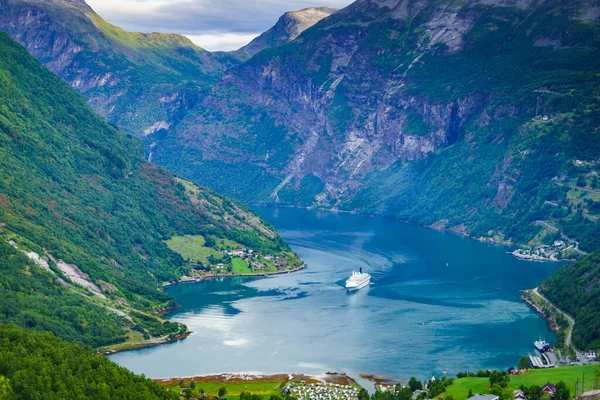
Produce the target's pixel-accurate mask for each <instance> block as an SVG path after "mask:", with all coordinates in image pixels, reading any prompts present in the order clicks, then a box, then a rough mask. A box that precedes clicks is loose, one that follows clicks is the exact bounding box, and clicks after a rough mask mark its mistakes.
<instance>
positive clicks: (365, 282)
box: [346, 278, 371, 292]
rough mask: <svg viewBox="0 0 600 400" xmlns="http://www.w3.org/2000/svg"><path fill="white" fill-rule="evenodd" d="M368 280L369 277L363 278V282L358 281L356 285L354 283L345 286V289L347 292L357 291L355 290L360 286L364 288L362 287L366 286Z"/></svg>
mask: <svg viewBox="0 0 600 400" xmlns="http://www.w3.org/2000/svg"><path fill="white" fill-rule="evenodd" d="M370 282H371V278H369V279H365V280H364V281H363V282H361V283H359V284H358V285H356V286H346V289H347V290H348V291H349V292H355V291H357V290H360V289H362V288H364V287H366V286H368V285H369V283H370Z"/></svg>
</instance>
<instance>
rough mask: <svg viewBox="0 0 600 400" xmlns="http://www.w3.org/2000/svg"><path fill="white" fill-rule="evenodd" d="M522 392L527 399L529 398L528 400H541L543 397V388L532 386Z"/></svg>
mask: <svg viewBox="0 0 600 400" xmlns="http://www.w3.org/2000/svg"><path fill="white" fill-rule="evenodd" d="M522 390H523V394H525V397H527V399H528V400H540V399H541V398H542V396H543V392H542V388H541V387H539V386H537V385H533V386H530V387H529V389H526V388H524V389H522Z"/></svg>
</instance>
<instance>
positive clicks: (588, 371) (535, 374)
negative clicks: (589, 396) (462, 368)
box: [445, 365, 598, 400]
mask: <svg viewBox="0 0 600 400" xmlns="http://www.w3.org/2000/svg"><path fill="white" fill-rule="evenodd" d="M596 368H598V367H597V366H596V365H586V366H574V367H562V368H552V369H536V370H530V371H529V372H528V373H526V374H524V375H518V376H511V377H510V384H509V387H508V388H507V391H510V394H511V396H512V391H513V390H515V389H518V388H519V386H521V385H525V386H532V385H538V386H543V385H544V384H545V383H546V382H552V383H554V384H556V383H558V382H559V381H564V382H565V383H566V384H567V386H568V388H569V390H570V391H571V396H574V395H575V382H576V381H577V378H579V379H580V380H581V378H582V376H583V374H584V373H585V376H586V379H589V378H592V377H593V376H594V371H595V370H596ZM469 389H471V390H472V391H473V393H474V394H478V393H481V394H486V393H489V379H488V378H461V379H456V380H455V381H454V384H452V385H450V386H448V388H447V389H446V394H445V395H446V396H452V397H453V398H454V400H464V399H466V398H467V395H468V393H469Z"/></svg>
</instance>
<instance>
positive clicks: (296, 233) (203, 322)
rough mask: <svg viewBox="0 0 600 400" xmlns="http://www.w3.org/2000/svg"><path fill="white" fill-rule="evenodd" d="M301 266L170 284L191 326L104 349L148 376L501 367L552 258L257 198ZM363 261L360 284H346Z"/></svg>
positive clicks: (538, 325)
mask: <svg viewBox="0 0 600 400" xmlns="http://www.w3.org/2000/svg"><path fill="white" fill-rule="evenodd" d="M259 212H260V213H261V214H262V215H263V216H264V217H265V218H266V219H268V220H269V221H270V222H272V223H273V225H275V227H277V228H278V230H279V231H280V233H281V234H282V236H283V237H284V238H285V239H286V241H287V242H288V243H289V244H290V245H291V246H292V248H293V250H294V251H296V252H297V253H298V254H299V255H300V256H301V257H302V259H303V260H304V261H305V262H306V263H307V264H308V266H309V268H308V269H306V270H304V271H301V272H298V273H294V274H287V275H278V276H275V277H271V278H261V279H256V278H249V279H245V278H235V279H218V280H209V281H205V282H201V283H197V284H185V285H179V286H176V287H173V288H169V294H170V295H172V296H174V297H175V298H176V299H177V301H178V302H179V303H180V304H181V305H182V307H181V308H180V309H178V310H177V311H176V312H175V313H173V314H171V315H170V318H171V319H172V320H175V321H180V322H183V323H185V324H186V325H188V327H189V328H190V329H191V330H192V331H193V332H194V334H193V335H192V336H191V337H190V338H188V339H186V340H184V341H182V342H179V343H174V344H171V345H166V346H160V347H156V348H150V349H142V350H136V351H131V352H125V353H120V354H117V355H115V356H113V357H112V359H113V360H115V361H117V362H119V363H121V364H122V365H124V366H126V367H128V368H130V369H132V370H134V371H136V372H138V373H145V374H146V375H148V376H151V377H167V376H190V375H200V374H209V373H220V372H252V371H255V372H265V373H278V372H306V373H322V372H325V371H333V370H335V371H342V372H347V373H350V374H351V375H353V376H357V375H358V374H359V373H361V372H365V373H378V374H384V375H388V376H392V377H396V378H407V377H409V376H410V375H416V376H418V377H420V378H428V377H430V376H431V375H432V374H439V373H441V372H442V371H448V372H449V373H454V372H456V371H458V370H464V369H469V370H477V369H479V368H506V367H508V366H510V365H513V364H514V363H516V361H517V360H518V358H519V356H520V355H523V354H527V353H528V352H530V351H532V347H531V346H532V342H533V340H534V339H536V338H537V337H538V336H539V335H540V334H542V335H543V336H545V337H546V339H547V340H552V339H554V336H553V334H552V333H551V332H550V331H549V330H548V328H547V326H546V323H545V321H543V320H542V319H540V318H538V317H537V316H536V315H535V314H534V313H533V312H532V311H530V310H529V309H528V308H527V307H526V306H525V305H524V304H523V303H521V302H519V300H518V299H519V290H520V289H525V288H530V287H533V286H535V285H537V283H539V282H540V281H541V280H543V279H544V278H545V277H547V276H548V275H549V274H550V273H552V271H553V270H554V269H555V268H557V266H558V265H556V264H547V263H531V262H525V261H520V260H517V259H515V258H513V257H512V256H510V255H508V254H506V250H507V249H505V248H503V247H499V246H492V245H487V244H482V243H478V242H475V241H472V240H468V239H464V238H461V237H457V236H453V235H449V234H443V233H440V232H436V231H433V230H429V229H424V228H419V227H416V226H410V225H403V224H398V223H395V222H392V221H386V220H380V219H371V218H365V217H359V216H354V215H346V214H331V213H327V212H321V211H307V210H297V209H259ZM360 267H363V268H364V269H365V270H367V271H368V272H369V273H370V274H371V275H372V280H371V285H370V286H369V287H367V288H364V289H362V290H359V291H357V292H353V293H347V292H346V291H345V289H344V287H343V285H344V281H345V280H346V278H347V277H348V276H349V275H350V273H351V271H352V270H358V268H360Z"/></svg>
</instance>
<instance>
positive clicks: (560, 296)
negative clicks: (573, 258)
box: [540, 251, 600, 350]
mask: <svg viewBox="0 0 600 400" xmlns="http://www.w3.org/2000/svg"><path fill="white" fill-rule="evenodd" d="M540 289H541V291H542V292H543V294H544V295H545V296H546V297H548V299H549V300H550V301H552V303H554V304H555V305H556V306H558V307H559V308H560V309H561V310H563V311H565V312H567V313H569V314H570V315H571V316H573V317H574V318H575V328H574V329H573V343H574V344H575V346H576V347H577V348H578V349H581V350H597V349H600V251H596V252H594V253H592V254H590V255H589V256H587V257H586V258H584V259H583V260H581V261H580V262H578V263H577V264H572V265H567V266H565V267H563V268H561V269H560V270H558V271H557V272H556V274H554V276H552V277H551V278H550V279H548V280H547V281H546V282H544V284H543V285H542V286H541V287H540Z"/></svg>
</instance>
